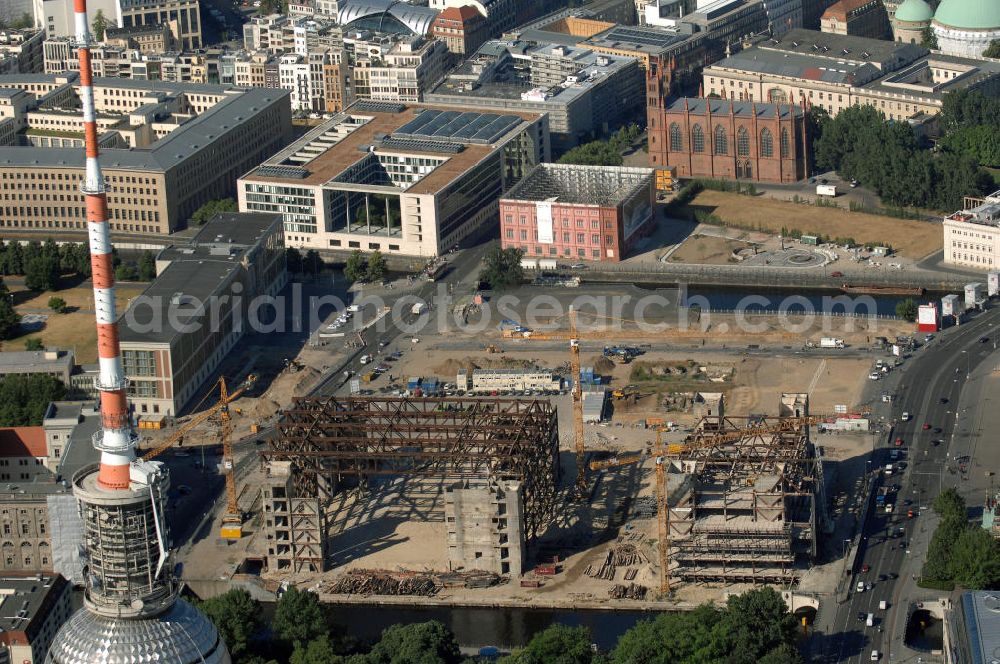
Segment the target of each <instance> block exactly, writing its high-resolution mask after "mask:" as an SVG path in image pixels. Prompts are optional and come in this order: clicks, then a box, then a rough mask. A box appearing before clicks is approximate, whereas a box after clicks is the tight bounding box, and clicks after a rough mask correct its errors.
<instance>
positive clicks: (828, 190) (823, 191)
mask: <svg viewBox="0 0 1000 664" xmlns="http://www.w3.org/2000/svg"><path fill="white" fill-rule="evenodd" d="M816 195H817V196H829V197H830V198H834V197H835V196H836V195H837V186H836V185H833V184H818V185H816Z"/></svg>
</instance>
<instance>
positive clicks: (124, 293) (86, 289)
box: [3, 281, 145, 364]
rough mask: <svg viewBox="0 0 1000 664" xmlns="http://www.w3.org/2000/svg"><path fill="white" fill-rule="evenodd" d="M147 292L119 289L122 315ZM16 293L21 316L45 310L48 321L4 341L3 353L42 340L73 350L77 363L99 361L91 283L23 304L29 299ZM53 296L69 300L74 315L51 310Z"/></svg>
mask: <svg viewBox="0 0 1000 664" xmlns="http://www.w3.org/2000/svg"><path fill="white" fill-rule="evenodd" d="M143 290H145V288H144V287H143V286H122V285H118V286H116V290H115V295H116V297H115V301H116V302H117V304H118V313H119V314H121V313H122V312H124V311H125V308H126V307H127V306H128V302H129V300H130V299H132V298H133V297H135V296H137V295H139V294H140V293H142V291H143ZM12 292H13V293H14V294H15V295H14V297H15V301H16V302H18V305H17V306H16V307H15V309H17V312H18V313H19V314H21V315H22V316H23V315H30V314H34V313H38V312H39V311H41V310H45V313H46V314H48V319H47V320H46V321H45V327H44V328H43V329H42V330H40V331H37V332H30V333H27V334H22V335H21V336H19V337H15V338H14V339H10V340H8V341H5V342H3V350H24V343H25V341H27V340H28V339H29V338H39V339H41V340H42V343H43V344H44V345H45V346H51V347H58V348H71V349H73V350H74V353H75V355H76V362H77V364H89V363H94V362H97V328H96V326H95V325H96V324H95V323H94V311H93V310H94V292H93V290H92V287H91V285H90V282H89V281H88V282H85V283H84V284H82V285H80V286H76V287H74V288H65V289H63V290H60V291H55V292H46V293H41V294H40V295H35V296H34V297H31V298H29V299H26V300H24V301H21V299H22V298H24V297H25V296H26V293H25V292H24V291H23V289H22V290H21V291H18V290H16V289H12ZM50 297H61V298H62V299H64V300H66V304H67V305H68V307H69V309H70V313H65V314H57V313H55V312H53V311H51V310H50V309H49V308H48V307H49V298H50Z"/></svg>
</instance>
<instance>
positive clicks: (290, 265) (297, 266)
mask: <svg viewBox="0 0 1000 664" xmlns="http://www.w3.org/2000/svg"><path fill="white" fill-rule="evenodd" d="M285 267H286V268H287V269H288V271H289V272H291V273H292V274H299V273H301V272H302V252H301V251H299V250H298V249H296V248H295V247H288V248H287V249H285Z"/></svg>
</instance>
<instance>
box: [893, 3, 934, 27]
mask: <svg viewBox="0 0 1000 664" xmlns="http://www.w3.org/2000/svg"><path fill="white" fill-rule="evenodd" d="M932 18H934V10H933V9H931V6H930V5H928V4H927V3H926V2H924V0H906V1H905V2H904V3H903V4H901V5H900V6H899V7H897V8H896V20H897V21H906V22H908V23H927V22H929V21H930V20H931V19H932Z"/></svg>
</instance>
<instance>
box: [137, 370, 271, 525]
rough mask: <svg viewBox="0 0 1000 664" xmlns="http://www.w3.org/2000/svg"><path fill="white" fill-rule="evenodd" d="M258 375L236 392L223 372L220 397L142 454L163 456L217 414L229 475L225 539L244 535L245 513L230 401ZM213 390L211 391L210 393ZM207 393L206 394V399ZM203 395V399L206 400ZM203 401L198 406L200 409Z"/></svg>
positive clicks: (223, 462)
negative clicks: (238, 482)
mask: <svg viewBox="0 0 1000 664" xmlns="http://www.w3.org/2000/svg"><path fill="white" fill-rule="evenodd" d="M256 382H257V376H256V375H255V374H250V375H248V376H247V377H246V379H244V381H243V382H242V383H241V384H240V386H239V387H238V388H237V389H236V390H235V391H233V392H230V391H229V388H228V386H227V385H226V378H225V376H221V377H220V378H219V380H218V382H217V385H218V386H219V400H218V401H217V402H216V403H215V404H214V405H212V406H211V407H209V408H206V409H205V410H203V411H201V412H200V413H198V414H197V415H195V416H194V417H192V418H191V419H190V420H189V421H188V422H187V423H186V424H184V426H182V427H181V428H180V429H178V430H177V431H175V432H174V433H173V434H171V435H170V437H168V438H167V439H166V440H164V441H162V442H160V443H159V444H158V445H156V447H154V448H153V449H151V450H150V451H149V452H147V453H146V454H144V455H143V456H142V458H143V460H145V461H149V460H150V459H155V458H156V457H158V456H160V455H161V454H163V453H164V452H166V451H167V450H168V449H170V448H171V447H173V446H174V444H175V443H183V442H184V436H185V435H186V434H187V433H188V432H190V431H191V430H193V429H194V428H195V427H197V426H198V425H199V424H202V423H203V422H205V421H206V420H208V419H210V418H211V417H213V416H216V415H217V416H218V422H219V437H220V439H221V440H222V467H223V471H224V473H225V476H226V513H225V514H224V515H223V517H222V529H221V532H220V536H221V537H222V538H223V539H228V540H238V539H240V538H241V537H243V515H242V514H241V513H240V508H239V504H238V502H237V498H238V496H237V493H236V477H235V474H234V469H233V445H232V432H233V425H232V415H231V414H230V412H229V404H230V403H232V402H233V401H235V400H236V399H239V398H240V396H242V395H243V394H244V393H246V391H247V390H249V389H250V388H251V387H252V386H253V384H254V383H256ZM209 394H211V392H210V393H209ZM207 398H208V395H206V396H205V399H207ZM204 401H205V400H204V399H203V400H202V402H201V403H204ZM200 406H201V404H199V405H198V406H196V407H195V409H196V410H197V408H198V407H200Z"/></svg>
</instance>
